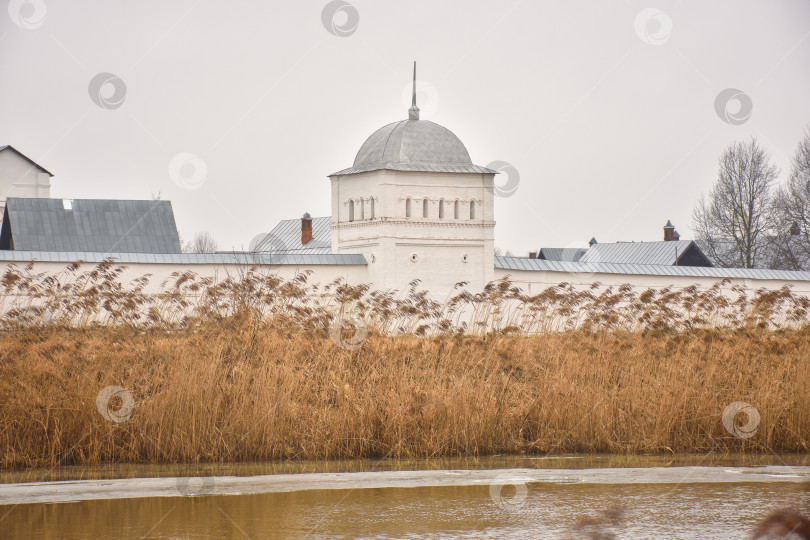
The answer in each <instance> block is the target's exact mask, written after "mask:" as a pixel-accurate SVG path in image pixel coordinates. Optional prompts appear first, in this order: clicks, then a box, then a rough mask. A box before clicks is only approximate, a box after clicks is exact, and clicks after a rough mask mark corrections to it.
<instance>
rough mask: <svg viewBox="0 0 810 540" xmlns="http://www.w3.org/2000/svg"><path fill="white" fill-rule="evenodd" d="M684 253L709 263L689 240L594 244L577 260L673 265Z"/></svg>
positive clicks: (585, 261)
mask: <svg viewBox="0 0 810 540" xmlns="http://www.w3.org/2000/svg"><path fill="white" fill-rule="evenodd" d="M686 255H689V256H690V258H691V257H692V256H694V257H697V258H698V259H699V260H700V261H701V262H704V261H703V260H704V259H705V263H706V264H705V265H706V266H708V265H710V264H711V263H710V262H709V260H708V259H707V258H706V256H705V255H703V253H702V252H701V251H700V248H698V247H697V245H696V244H695V243H694V242H693V241H691V240H678V241H669V242H665V241H659V242H617V243H615V244H594V245H593V246H591V247H590V248H588V250H587V251H586V253H585V254H584V255H583V256H582V258H581V259H579V262H583V263H616V264H654V265H667V266H675V265H677V264H679V263H681V262H682V261H683V259H684V256H686ZM692 264H694V263H692ZM699 266H703V265H702V264H701V265H699Z"/></svg>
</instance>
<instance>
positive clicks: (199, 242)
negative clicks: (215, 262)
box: [186, 231, 219, 253]
mask: <svg viewBox="0 0 810 540" xmlns="http://www.w3.org/2000/svg"><path fill="white" fill-rule="evenodd" d="M218 247H219V245H218V244H217V241H216V240H214V237H213V236H211V233H210V232H208V231H203V232H198V233H197V234H196V235H194V240H192V241H191V243H190V244H187V245H186V250H187V251H188V252H190V253H214V252H215V251H216V250H217V249H218Z"/></svg>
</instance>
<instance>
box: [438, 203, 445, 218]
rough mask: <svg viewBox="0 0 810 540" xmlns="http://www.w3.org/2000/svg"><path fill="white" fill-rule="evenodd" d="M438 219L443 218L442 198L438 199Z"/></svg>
mask: <svg viewBox="0 0 810 540" xmlns="http://www.w3.org/2000/svg"><path fill="white" fill-rule="evenodd" d="M439 219H444V199H442V200H440V201H439Z"/></svg>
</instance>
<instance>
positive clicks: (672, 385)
mask: <svg viewBox="0 0 810 540" xmlns="http://www.w3.org/2000/svg"><path fill="white" fill-rule="evenodd" d="M120 271H121V269H120V268H119V267H115V266H114V265H113V264H112V263H103V264H101V265H99V267H97V268H95V269H93V270H91V271H88V272H83V273H80V272H78V266H76V267H71V268H69V269H67V270H66V271H65V273H64V274H63V275H60V276H56V277H54V276H47V275H42V274H35V273H33V269H32V267H28V268H26V269H23V270H20V269H16V268H13V269H11V270H9V271H8V272H6V274H5V275H4V276H3V278H2V282H0V291H1V293H0V294H2V298H1V299H2V302H3V304H2V305H3V307H4V310H5V311H4V315H3V316H2V319H0V396H2V400H0V444H1V445H2V447H3V449H4V452H3V454H2V458H1V459H2V460H1V461H0V467H2V468H5V469H12V468H20V467H42V466H56V465H60V464H61V465H66V464H97V463H102V462H148V463H159V462H166V463H167V462H217V461H244V460H267V459H334V458H384V457H395V458H411V457H431V456H457V455H486V454H497V453H537V454H546V453H565V452H614V453H670V452H710V451H713V452H807V451H808V440H809V439H810V388H808V381H810V325H808V324H807V312H806V309H807V305H806V299H803V298H796V297H795V296H793V295H792V293H791V292H790V291H789V290H787V289H785V290H782V291H777V292H775V293H770V292H767V291H759V292H757V293H756V294H754V295H752V296H751V297H750V298H749V297H746V296H745V291H741V290H731V289H729V290H731V294H733V295H734V297H733V298H732V299H729V298H728V293H729V290H723V289H722V288H721V287H717V288H713V289H705V290H700V289H699V288H694V289H692V290H680V291H664V292H659V291H642V292H641V293H635V292H634V291H633V290H632V288H630V287H629V286H627V287H620V288H617V289H616V290H615V291H614V290H610V289H609V288H608V289H605V288H601V289H600V288H597V287H594V288H592V289H590V290H588V291H584V292H583V291H577V290H575V289H573V288H571V287H566V286H565V285H560V286H559V287H557V288H552V289H553V290H550V291H545V292H543V293H541V294H540V295H538V296H539V298H538V297H532V298H528V297H524V296H522V293H521V292H520V291H519V290H518V289H516V288H515V287H513V286H512V285H511V284H510V283H508V282H507V281H501V282H497V283H494V284H491V285H490V287H488V289H487V291H485V292H484V293H482V294H481V295H478V296H471V295H466V293H464V292H460V293H459V295H458V297H456V298H451V299H450V300H448V301H447V302H445V303H443V304H438V303H436V302H433V301H432V300H430V299H429V298H428V297H427V295H425V294H424V293H422V292H419V291H418V290H417V289H416V286H415V285H414V287H413V288H412V290H411V291H408V294H407V295H404V296H398V295H395V294H393V293H383V292H377V291H370V290H369V289H368V287H365V286H358V287H354V286H348V285H346V284H344V283H333V284H330V285H328V286H326V287H323V288H318V287H315V286H312V285H309V284H308V283H307V276H306V275H301V276H298V277H296V278H295V279H293V280H290V281H285V280H281V279H280V278H278V277H276V276H273V275H272V274H266V273H262V272H261V271H259V270H258V269H246V270H245V272H244V273H243V274H242V275H240V276H235V277H233V278H228V279H226V280H223V281H220V282H217V283H214V282H212V281H210V280H205V279H200V278H197V277H196V276H194V275H191V274H182V275H177V276H174V277H173V278H172V281H171V282H169V283H168V284H166V286H165V287H164V288H163V290H162V291H161V292H159V293H154V294H146V293H144V292H143V291H144V287H145V285H146V284H147V283H148V280H147V278H146V277H144V278H142V279H140V280H138V281H137V282H136V283H134V284H127V285H126V286H124V285H121V284H120V283H119V280H118V278H119V277H120ZM138 287H140V289H138ZM803 310H804V311H803ZM347 313H351V314H352V317H354V318H353V319H352V320H354V321H355V324H362V325H364V327H365V328H367V329H368V332H369V334H368V336H367V337H365V339H364V340H363V341H362V342H361V343H360V344H359V346H357V347H345V346H344V347H341V346H339V344H340V343H341V340H340V339H336V336H335V333H334V332H330V327H331V328H332V329H333V330H334V324H335V321H336V320H340V318H341V317H343V316H344V315H345V314H347ZM462 314H464V317H469V315H470V314H473V315H474V317H471V318H462V316H461V315H462ZM571 319H575V320H576V322H575V323H571V322H570V321H571ZM470 321H472V322H470ZM523 321H535V322H532V323H531V324H529V323H527V324H526V325H525V326H522V324H523ZM720 322H722V323H723V324H719V323H720ZM343 330H344V331H345V330H347V328H343ZM348 330H350V331H353V330H356V328H354V329H351V328H349V329H348ZM465 330H466V331H465ZM109 387H116V388H117V389H118V390H116V391H115V392H114V393H113V394H107V395H106V397H107V398H110V399H109V400H108V402H105V403H101V404H100V403H99V399H100V396H103V395H105V394H104V391H105V389H107V388H109ZM127 399H131V403H130V404H129V405H131V408H128V407H129V405H128V404H127V403H126V401H127ZM738 401H744V402H746V403H748V404H750V405H751V406H753V408H755V409H756V413H757V414H758V415H759V417H760V418H759V421H758V423H757V425H756V429H754V432H753V433H750V432H749V433H748V434H747V435H746V436H745V437H740V436H738V435H737V436H735V435H734V434H732V432H731V431H729V430H728V429H727V427H726V426H724V423H723V415H724V411H726V408H727V406H728V405H729V404H731V403H733V402H738ZM102 406H105V407H107V409H103V408H102ZM104 410H107V411H111V413H112V417H111V414H106V415H105V414H103V412H104ZM116 411H124V412H125V413H126V414H121V415H120V416H118V417H116V416H115V414H114V413H115V412H116ZM748 415H750V410H749V412H748V413H740V414H739V415H737V416H738V418H735V425H740V426H742V425H743V424H746V423H747V424H749V425H748V427H749V428H750V427H751V422H749V420H750V416H748Z"/></svg>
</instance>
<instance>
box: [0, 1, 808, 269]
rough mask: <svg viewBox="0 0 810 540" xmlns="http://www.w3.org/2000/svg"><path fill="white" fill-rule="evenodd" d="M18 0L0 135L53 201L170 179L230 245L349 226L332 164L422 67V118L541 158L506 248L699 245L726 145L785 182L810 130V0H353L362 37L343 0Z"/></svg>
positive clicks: (399, 114) (3, 62) (8, 36)
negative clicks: (336, 8)
mask: <svg viewBox="0 0 810 540" xmlns="http://www.w3.org/2000/svg"><path fill="white" fill-rule="evenodd" d="M4 4H8V10H7V12H8V13H6V12H4V11H0V69H2V74H3V75H2V77H0V144H13V145H14V146H15V147H17V148H18V149H19V150H21V151H22V152H23V153H25V154H27V155H28V156H30V157H31V158H33V159H34V160H35V161H38V162H39V163H40V164H42V165H43V166H45V167H46V168H48V169H49V170H51V172H53V173H54V174H55V175H56V176H55V177H54V181H53V185H54V187H53V190H52V195H53V196H54V197H69V198H122V199H123V198H133V199H144V198H150V197H151V196H152V194H153V193H157V192H160V193H161V196H162V198H163V199H168V200H171V201H172V204H173V207H174V211H175V217H176V219H177V224H178V228H179V229H180V232H181V234H182V235H183V236H184V237H186V238H187V239H188V238H190V237H191V236H193V234H194V233H195V232H197V231H201V230H208V231H210V232H211V233H212V234H213V235H214V237H215V238H216V239H217V240H218V241H219V244H220V248H230V247H236V248H239V247H247V245H248V243H249V241H250V239H251V238H253V237H254V236H255V235H256V234H258V233H260V232H266V231H268V230H269V229H270V228H272V226H273V225H274V224H275V223H276V222H277V221H278V220H280V219H285V218H295V217H300V215H301V214H303V213H304V212H305V211H308V212H310V213H311V214H312V215H316V216H319V215H329V213H330V187H329V181H328V179H327V177H326V175H328V174H329V173H331V172H334V171H337V170H339V169H342V168H345V167H348V166H350V165H351V164H352V162H353V160H354V156H355V153H356V152H357V150H358V149H359V148H360V145H361V144H362V143H363V141H364V140H365V138H366V137H367V136H368V135H370V134H371V133H372V132H373V131H374V130H376V129H377V128H379V127H380V126H382V125H384V124H387V123H389V122H392V121H396V120H400V119H403V118H406V117H407V103H406V101H404V100H403V90H404V89H405V87H406V86H407V85H409V83H410V77H411V62H412V61H413V60H416V61H417V63H418V79H420V80H421V81H425V83H426V84H427V85H429V86H426V87H425V90H423V91H420V92H419V99H420V107H422V109H423V115H422V118H423V119H424V118H428V119H430V120H433V121H435V122H438V123H440V124H442V125H444V126H445V127H447V128H449V129H451V130H452V131H453V132H454V133H455V134H456V135H458V136H459V138H460V139H461V140H462V141H463V142H464V143H465V145H466V146H467V149H468V150H469V152H470V155H471V156H472V159H473V162H475V163H476V164H479V165H487V164H488V163H490V162H492V161H495V160H501V161H505V162H508V163H511V164H512V165H514V167H515V168H516V169H517V170H518V171H519V173H520V184H519V186H518V189H517V191H516V192H515V193H514V195H513V196H511V197H501V198H498V199H497V200H496V207H495V216H496V220H497V222H498V225H497V228H496V245H498V246H501V247H504V248H509V249H511V250H512V251H514V252H515V253H516V254H525V252H526V251H528V250H529V249H533V248H536V247H539V246H566V245H574V243H576V242H580V243H581V242H585V241H587V240H588V239H589V238H590V237H591V236H596V238H597V239H598V240H599V241H602V242H608V241H616V240H658V239H660V238H661V237H662V229H661V228H662V226H663V224H664V222H666V220H667V219H671V220H672V221H673V223H674V224H675V225H676V226H677V227H678V230H679V231H680V233H681V235H682V238H691V237H692V231H691V228H690V223H691V219H690V217H691V212H692V208H693V207H694V204H695V202H696V200H697V199H698V197H699V196H700V194H701V193H702V192H707V191H708V190H709V188H710V187H711V184H712V181H713V180H714V177H715V174H716V169H717V157H718V155H719V153H720V152H721V150H722V149H723V147H724V146H726V145H727V144H729V143H730V142H732V141H733V140H735V139H745V138H748V137H750V136H752V135H753V136H756V137H757V138H758V139H759V140H760V142H762V143H763V144H764V145H765V146H766V147H767V148H768V150H769V151H770V153H771V155H772V157H773V159H774V161H775V162H776V163H777V165H778V166H779V167H780V168H781V169H782V178H784V177H785V176H786V175H787V171H788V167H789V158H790V156H791V155H792V154H793V151H794V149H795V147H796V144H797V143H798V141H799V139H800V137H801V136H802V133H803V131H804V129H805V128H806V126H807V125H808V123H810V2H808V1H807V0H784V1H768V2H763V1H739V0H733V1H732V0H729V1H711V2H706V1H703V2H698V1H690V0H683V1H680V2H678V1H660V2H657V3H655V4H650V3H647V2H635V1H626V2H624V1H613V2H606V1H604V0H599V1H597V0H594V1H588V2H586V1H582V2H540V1H533V0H523V1H512V0H505V1H499V2H484V1H471V0H463V1H462V0H458V1H447V2H441V3H438V2H436V1H435V0H429V1H423V0H410V1H408V2H389V1H382V0H374V1H371V0H352V1H351V5H352V6H353V8H354V9H356V13H357V14H358V15H359V24H358V25H357V28H356V30H355V31H354V32H353V33H351V34H350V35H347V36H345V37H339V36H336V35H333V34H332V33H330V32H329V31H327V29H326V28H325V26H324V25H323V24H322V17H321V15H322V10H323V9H324V6H326V5H327V2H326V1H323V0H317V1H297V2H290V1H285V2H258V1H256V2H242V3H236V2H233V3H228V2H214V1H209V0H196V1H195V0H182V1H181V0H177V1H172V2H166V1H151V0H150V1H143V0H140V1H137V2H136V1H116V2H110V1H108V0H98V1H76V2H56V1H54V0H36V2H33V1H31V0H29V3H25V2H24V0H12V2H11V3H10V4H9V3H8V1H6V2H4ZM43 6H44V9H43ZM650 8H655V9H657V10H658V11H655V10H653V11H643V10H645V9H650ZM351 9H352V8H347V10H349V11H350V10H351ZM347 12H348V11H343V12H341V13H338V14H337V15H336V16H335V19H334V20H335V23H336V24H337V25H338V26H339V27H340V26H343V25H345V24H346V23H347V22H349V23H350V22H351V20H350V19H349V18H348V17H349V15H347ZM12 15H16V20H12ZM637 18H638V21H637ZM645 22H646V24H644V23H645ZM670 22H671V27H670ZM20 26H28V27H31V28H27V29H26V28H21V27H20ZM101 72H108V73H112V74H114V75H116V76H118V77H120V79H121V80H122V81H123V82H124V83H125V85H126V91H125V93H124V94H121V95H123V96H124V99H123V103H120V105H119V103H118V101H119V100H118V97H120V96H117V95H116V94H115V92H114V91H113V87H112V86H110V85H107V86H103V87H102V90H101V92H102V97H103V98H104V99H107V100H108V103H111V104H109V105H108V106H109V107H110V108H103V107H100V106H98V105H97V104H96V103H94V101H93V100H92V99H91V98H90V95H89V90H88V87H89V84H90V81H91V79H93V78H94V76H96V74H98V73H101ZM726 88H736V89H739V90H741V91H742V92H744V94H745V95H747V96H749V97H750V100H751V103H752V104H753V109H752V112H751V114H750V117H748V118H747V120H745V118H744V116H745V112H746V111H745V110H743V111H741V112H742V114H740V111H738V109H739V107H740V103H739V102H738V101H734V100H732V101H731V102H730V103H729V105H728V107H727V108H726V109H725V111H727V113H728V114H730V115H731V118H732V122H734V120H733V119H734V118H735V117H741V120H739V121H737V123H736V124H735V123H729V122H727V121H724V120H723V119H721V118H720V116H719V115H718V113H717V112H716V110H715V99H716V97H717V95H718V94H719V93H720V92H722V91H723V90H724V89H726ZM743 99H744V98H743ZM97 100H98V98H97ZM117 105H118V106H117ZM721 110H722V109H721ZM181 153H190V154H193V155H196V156H198V157H199V158H200V160H202V162H204V164H205V169H206V171H205V176H204V178H202V179H201V180H199V179H197V178H192V179H191V180H190V183H189V182H186V184H185V185H186V186H189V185H190V187H194V188H196V189H185V188H183V187H181V185H179V184H178V183H175V182H173V180H172V178H171V176H170V172H169V164H170V162H171V161H172V160H173V158H174V157H175V156H177V155H178V154H181ZM175 163H179V162H177V161H175ZM194 163H198V162H191V164H187V165H186V166H185V168H183V169H181V171H182V174H185V175H189V174H192V173H193V172H194V171H195V169H194ZM197 170H201V169H197ZM501 176H504V175H501ZM499 181H501V182H502V181H504V180H501V179H499ZM180 184H182V182H180Z"/></svg>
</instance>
